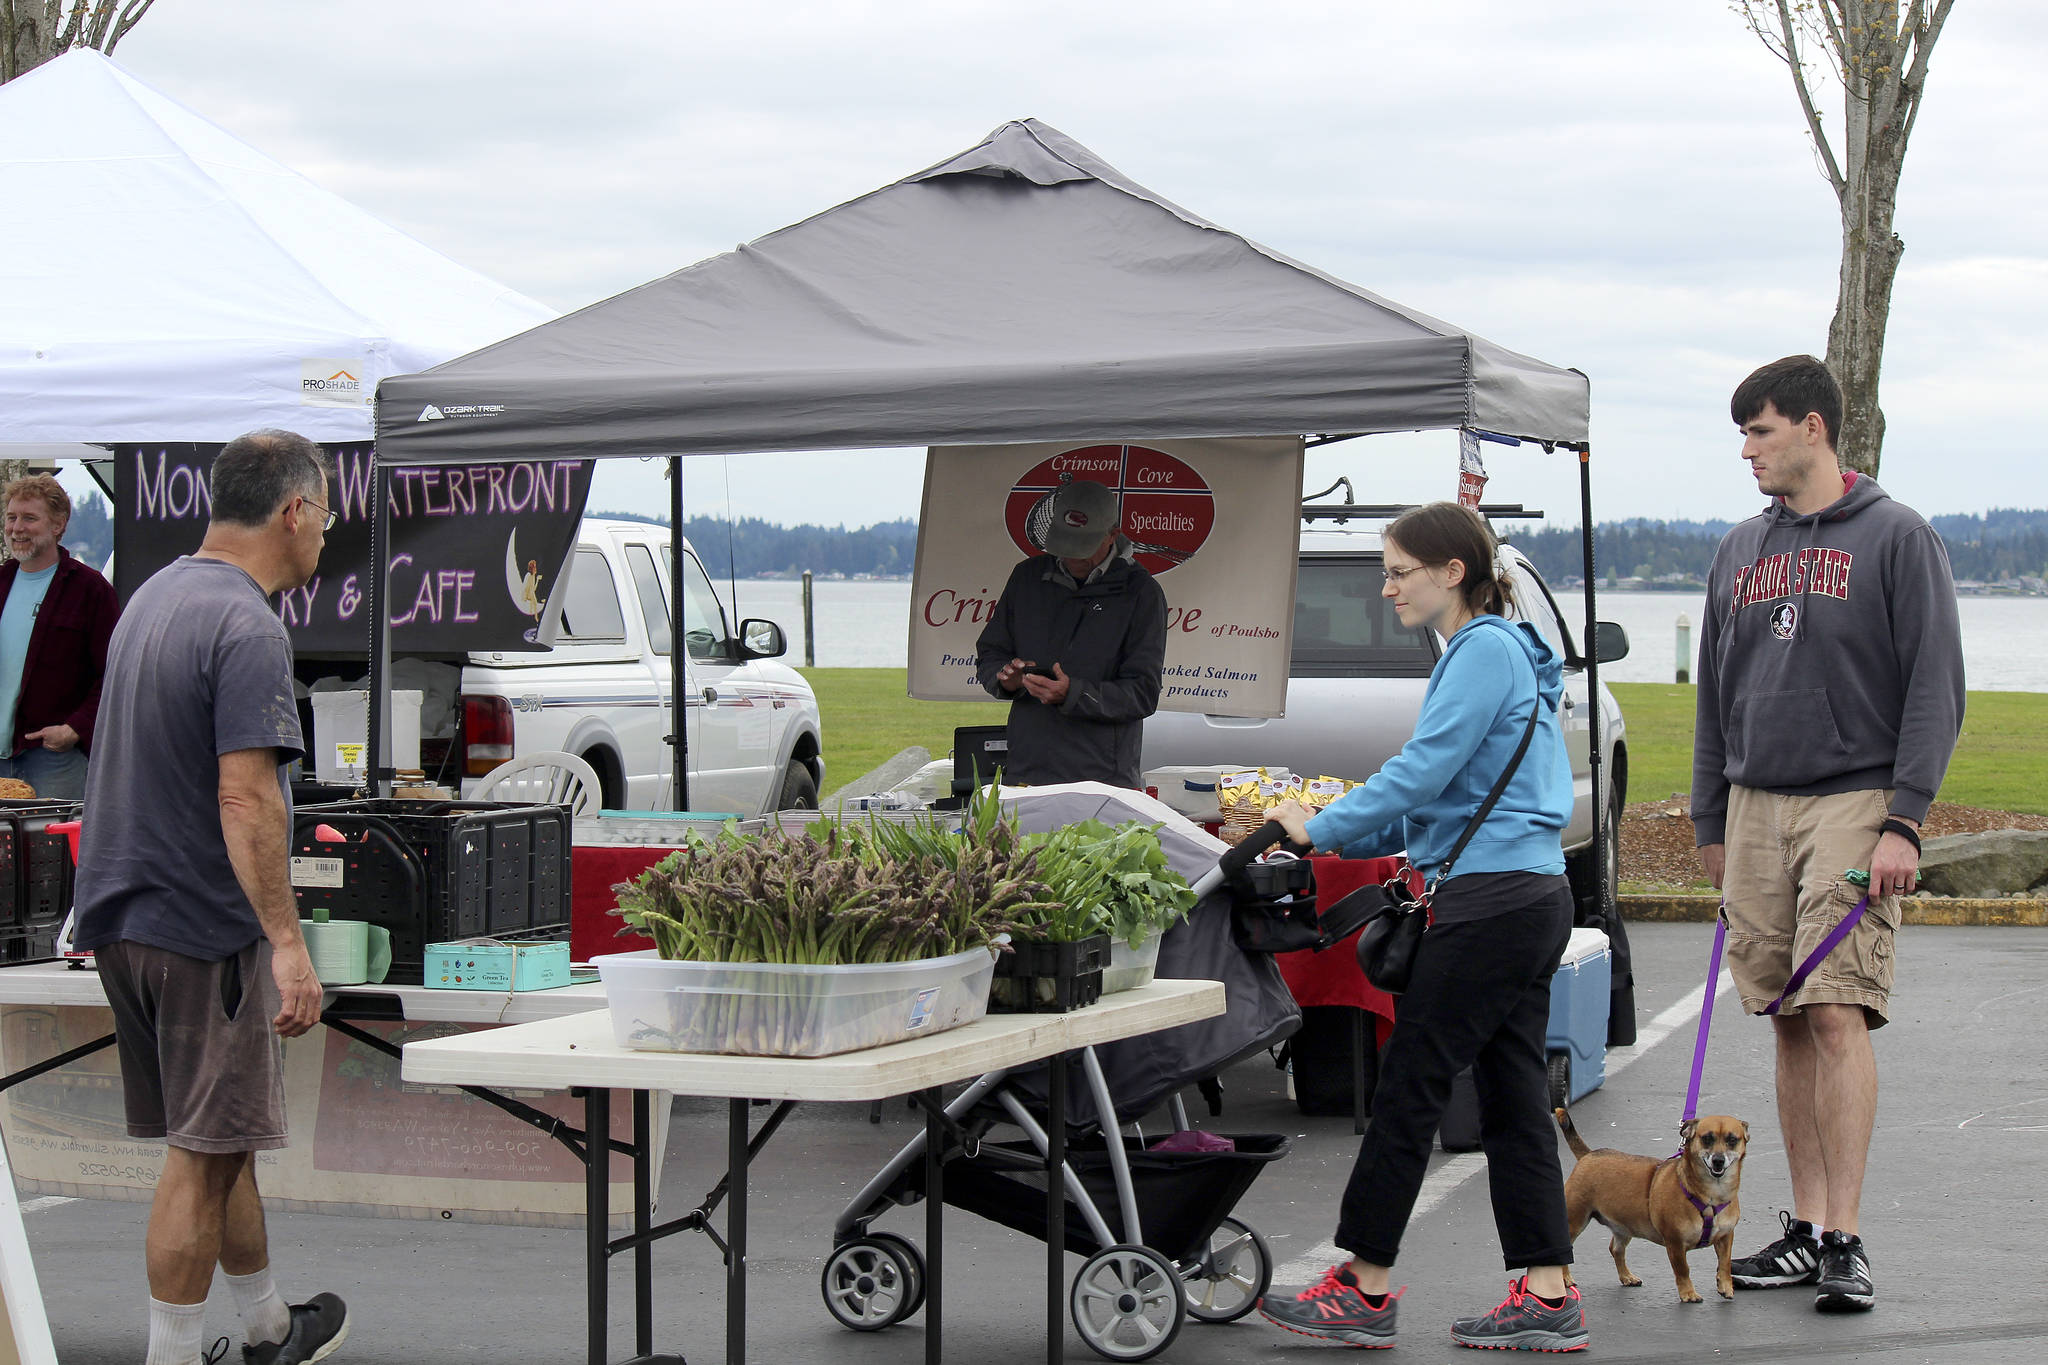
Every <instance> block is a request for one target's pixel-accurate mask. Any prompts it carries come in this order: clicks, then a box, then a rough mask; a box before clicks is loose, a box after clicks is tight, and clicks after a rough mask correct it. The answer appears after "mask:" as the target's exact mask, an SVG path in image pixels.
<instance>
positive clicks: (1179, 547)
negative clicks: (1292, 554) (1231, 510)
mask: <svg viewBox="0 0 2048 1365" xmlns="http://www.w3.org/2000/svg"><path fill="white" fill-rule="evenodd" d="M1077 479H1086V480H1089V481H1091V482H1094V483H1100V484H1106V485H1108V486H1109V487H1110V488H1111V489H1113V490H1115V492H1116V493H1117V495H1118V502H1119V503H1120V505H1121V509H1122V510H1121V515H1120V516H1119V519H1118V522H1117V529H1118V530H1119V531H1121V532H1123V534H1124V535H1125V537H1127V538H1128V539H1129V540H1130V542H1131V546H1132V550H1133V552H1134V558H1136V560H1137V561H1138V563H1140V564H1142V565H1144V566H1145V568H1146V569H1148V570H1150V571H1151V572H1152V573H1153V574H1154V575H1158V574H1164V573H1167V572H1169V571H1170V570H1172V569H1174V568H1175V567H1177V566H1179V565H1181V564H1185V563H1186V562H1187V561H1188V560H1190V559H1192V558H1194V555H1195V552H1196V551H1198V550H1200V549H1201V548H1202V545H1203V543H1204V542H1206V541H1207V540H1208V539H1209V532H1210V531H1212V530H1214V529H1215V526H1216V497H1215V494H1214V493H1212V492H1211V491H1210V488H1209V484H1208V481H1207V480H1205V479H1204V478H1203V477H1202V476H1201V475H1200V474H1198V473H1196V472H1195V470H1194V469H1193V468H1192V467H1191V466H1189V465H1188V464H1187V462H1186V461H1184V460H1180V459H1176V458H1175V457H1174V456H1172V455H1168V454H1167V453H1166V452H1165V451H1163V450H1153V449H1152V448H1150V447H1149V446H1124V445H1098V446H1077V447H1075V448H1074V449H1072V450H1063V451H1061V452H1060V453H1059V454H1057V455H1054V456H1053V457H1052V458H1050V459H1047V460H1041V461H1040V462H1039V463H1038V464H1036V465H1034V466H1032V467H1031V468H1030V469H1028V470H1026V471H1025V473H1024V476H1023V477H1022V478H1020V479H1018V480H1017V483H1016V485H1015V486H1014V487H1013V488H1011V490H1010V493H1009V496H1008V498H1007V499H1005V501H1004V505H1003V523H1004V525H1005V526H1006V527H1008V529H1009V532H1010V539H1011V540H1012V541H1013V542H1014V543H1015V544H1016V546H1017V548H1018V549H1019V550H1021V551H1023V552H1024V553H1025V554H1027V555H1042V554H1044V553H1045V532H1046V530H1047V528H1048V526H1049V525H1050V523H1051V521H1052V515H1053V511H1052V496H1053V494H1054V493H1056V492H1058V491H1059V490H1060V488H1061V486H1062V485H1064V484H1069V483H1072V482H1074V481H1075V480H1077Z"/></svg>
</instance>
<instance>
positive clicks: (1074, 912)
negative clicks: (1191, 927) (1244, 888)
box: [1024, 820, 1195, 948]
mask: <svg viewBox="0 0 2048 1365" xmlns="http://www.w3.org/2000/svg"><path fill="white" fill-rule="evenodd" d="M1025 843H1026V844H1027V845H1029V846H1031V847H1032V848H1033V849H1034V850H1035V851H1036V852H1037V854H1038V863H1037V872H1038V876H1039V877H1040V879H1042V880H1043V881H1044V882H1045V884H1046V887H1047V889H1048V891H1049V893H1050V894H1049V897H1048V899H1049V900H1050V901H1052V902H1056V903H1057V906H1056V908H1054V909H1051V910H1049V911H1048V912H1047V913H1046V914H1045V916H1044V917H1043V918H1042V919H1039V920H1036V921H1031V920H1027V921H1026V922H1025V925H1024V927H1025V929H1026V930H1027V931H1029V932H1033V933H1036V934H1039V935H1041V936H1043V937H1045V938H1048V939H1053V940H1062V941H1063V940H1069V939H1080V938H1086V937H1088V936H1089V935H1091V934H1105V933H1106V934H1108V935H1110V936H1111V937H1113V938H1118V939H1122V940H1123V941H1124V942H1125V943H1128V944H1129V945H1130V946H1131V947H1133V948H1135V947H1137V946H1138V945H1139V944H1140V943H1142V942H1144V940H1146V939H1147V938H1149V937H1151V936H1152V935H1154V934H1157V933H1162V932H1164V931H1165V930H1166V929H1167V928H1168V927H1169V926H1170V925H1172V924H1173V922H1174V921H1176V920H1178V919H1181V918H1183V917H1184V916H1185V915H1186V914H1187V913H1188V911H1190V910H1192V909H1193V908H1194V905H1195V893H1194V889H1193V888H1192V887H1190V886H1189V885H1188V884H1187V880H1186V879H1185V878H1183V877H1182V876H1181V875H1180V874H1179V873H1177V872H1175V871H1173V870H1172V869H1171V868H1169V867H1168V866H1167V865H1166V851H1165V850H1164V849H1163V848H1161V847H1160V844H1159V831H1158V830H1157V829H1155V828H1154V827H1152V826H1150V825H1142V824H1138V823H1136V822H1133V823H1130V824H1125V825H1118V826H1110V825H1106V824H1104V823H1103V822H1102V821H1100V820H1084V821H1082V822H1081V823H1079V824H1075V825H1068V826H1066V827H1065V828H1062V829H1056V830H1052V831H1049V832H1047V833H1044V834H1034V835H1028V836H1026V838H1025Z"/></svg>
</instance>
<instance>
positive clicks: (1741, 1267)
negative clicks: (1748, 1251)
mask: <svg viewBox="0 0 2048 1365" xmlns="http://www.w3.org/2000/svg"><path fill="white" fill-rule="evenodd" d="M1793 1221H1794V1220H1793V1217H1792V1215H1791V1214H1789V1213H1787V1212H1785V1211H1784V1210H1783V1209H1780V1210H1779V1211H1778V1222H1779V1223H1781V1224H1783V1225H1784V1228H1785V1235H1784V1236H1783V1237H1780V1238H1779V1239H1778V1240H1777V1241H1775V1242H1773V1243H1771V1244H1770V1245H1769V1246H1767V1247H1765V1248H1764V1249H1763V1250H1762V1251H1759V1252H1758V1253H1757V1254H1756V1255H1754V1256H1740V1257H1737V1258H1736V1259H1735V1260H1734V1261H1732V1262H1730V1263H1729V1266H1728V1273H1729V1274H1730V1275H1731V1276H1733V1277H1734V1280H1735V1287H1736V1288H1737V1289H1782V1288H1784V1287H1785V1286H1786V1285H1791V1284H1812V1283H1813V1282H1814V1281H1815V1280H1817V1279H1819V1278H1820V1241H1819V1239H1818V1238H1815V1237H1811V1236H1808V1235H1807V1234H1806V1233H1803V1232H1801V1231H1799V1230H1798V1229H1797V1228H1795V1227H1793V1226H1792V1224H1793ZM1809 1226H1810V1225H1809Z"/></svg>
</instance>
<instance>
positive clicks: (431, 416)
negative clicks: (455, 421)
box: [414, 403, 505, 422]
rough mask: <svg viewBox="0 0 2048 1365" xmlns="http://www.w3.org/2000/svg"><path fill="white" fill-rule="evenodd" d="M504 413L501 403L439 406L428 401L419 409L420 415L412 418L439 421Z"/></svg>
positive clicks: (443, 404) (493, 415) (422, 420)
mask: <svg viewBox="0 0 2048 1365" xmlns="http://www.w3.org/2000/svg"><path fill="white" fill-rule="evenodd" d="M504 415H505V405H504V404H503V403H442V404H440V405H439V406H436V405H434V404H432V403H429V404H427V405H426V406H425V407H423V408H421V409H420V415H419V416H418V417H417V418H415V419H414V420H415V421H420V422H439V421H442V420H444V419H446V418H449V417H503V416H504Z"/></svg>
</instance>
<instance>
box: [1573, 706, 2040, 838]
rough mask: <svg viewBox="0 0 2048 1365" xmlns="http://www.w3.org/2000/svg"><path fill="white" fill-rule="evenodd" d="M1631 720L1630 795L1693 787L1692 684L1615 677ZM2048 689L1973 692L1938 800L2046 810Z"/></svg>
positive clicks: (1647, 796) (1655, 797)
mask: <svg viewBox="0 0 2048 1365" xmlns="http://www.w3.org/2000/svg"><path fill="white" fill-rule="evenodd" d="M1612 691H1613V692H1614V698H1615V700H1616V701H1618V702H1620V703H1621V712H1622V715H1624V716H1626V717H1627V718H1628V752H1629V779H1628V799H1629V800H1630V801H1631V802H1635V801H1661V800H1663V799H1665V798H1666V797H1668V796H1670V795H1671V794H1672V793H1673V792H1678V793H1681V794H1684V793H1690V792H1691V790H1692V726H1693V695H1694V689H1693V688H1692V687H1689V686H1683V687H1682V686H1679V685H1678V684H1676V683H1616V684H1614V685H1613V688H1612ZM2044 778H2048V693H2040V692H1972V693H1970V694H1969V701H1968V704H1967V706H1966V708H1965V710H1964V715H1963V735H1962V739H1961V740H1960V742H1958V743H1957V745H1956V752H1955V757H1954V758H1952V759H1951V760H1950V761H1949V766H1948V777H1947V779H1946V780H1944V781H1943V782H1942V784H1941V793H1940V799H1941V800H1943V801H1954V802H1956V803H1958V804H1960V805H1965V806H1983V807H1984V808H1986V809H1987V810H2013V811H2024V812H2026V813H2027V814H2030V815H2048V784H2044V782H2043V779H2044Z"/></svg>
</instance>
